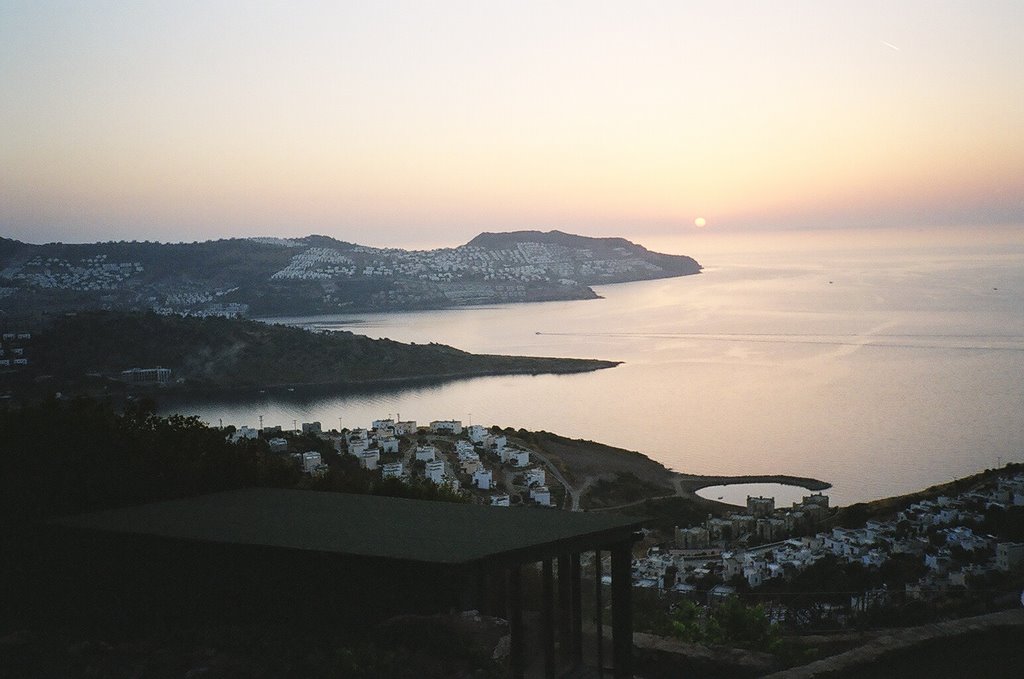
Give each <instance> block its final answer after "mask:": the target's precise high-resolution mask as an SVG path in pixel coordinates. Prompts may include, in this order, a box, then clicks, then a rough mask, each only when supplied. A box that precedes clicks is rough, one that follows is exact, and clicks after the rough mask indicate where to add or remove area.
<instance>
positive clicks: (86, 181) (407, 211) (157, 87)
mask: <svg viewBox="0 0 1024 679" xmlns="http://www.w3.org/2000/svg"><path fill="white" fill-rule="evenodd" d="M1022 28H1024V2H1020V0H1010V1H998V0H985V1H984V2H966V1H964V2H950V1H946V0H927V1H913V0H887V1H884V2H873V1H858V2H830V1H828V0H815V1H812V2H802V1H799V2H798V1H788V0H780V1H778V2H727V1H716V2H700V1H693V2H686V1H684V0H676V1H664V2H661V1H644V0H632V1H630V2H600V1H598V0H585V1H580V2H577V1H572V0H565V1H561V2H539V1H527V0H517V1H515V2H489V1H487V0H470V1H465V2H463V1H457V2H456V1H440V0H439V1H438V2H425V1H419V0H409V1H397V0H396V1H380V2H339V1H331V2H282V3H272V2H228V1H224V0H206V1H203V2H190V1H184V0H178V1H175V2H169V1H168V2H150V1H139V2H123V1H116V2H104V1H92V2H54V1H51V0H33V1H19V0H0V235H2V236H7V237H12V238H18V239H20V240H26V241H29V242H45V241H52V240H63V241H66V242H86V241H95V240H120V239H127V240H162V241H192V240H206V239H211V238H222V237H230V236H253V235H276V236H301V235H306V234H310V233H322V234H327V235H331V236H335V237H337V238H341V239H343V240H350V241H357V242H361V243H366V244H368V245H397V246H401V245H408V246H438V245H456V244H459V243H462V242H465V241H466V240H468V239H469V238H472V237H473V236H474V235H475V234H477V233H479V232H480V231H499V230H513V229H545V230H546V229H550V228H560V229H562V230H566V231H572V232H576V233H582V234H586V235H595V236H598V235H621V236H625V237H627V238H628V237H631V236H636V235H637V234H657V233H665V234H667V233H674V232H678V231H683V230H687V229H689V230H693V229H695V228H697V227H695V225H694V220H695V219H697V218H698V217H703V218H704V219H706V221H707V225H706V226H704V227H703V228H704V229H707V230H711V229H715V230H721V231H724V232H730V231H733V232H743V231H745V230H746V231H753V230H770V229H778V228H787V229H791V228H865V227H868V228H871V227H879V226H896V227H908V228H909V227H921V226H947V225H948V226H959V227H969V228H978V229H984V228H989V227H993V226H997V225H1020V224H1024V40H1022V39H1021V30H1022Z"/></svg>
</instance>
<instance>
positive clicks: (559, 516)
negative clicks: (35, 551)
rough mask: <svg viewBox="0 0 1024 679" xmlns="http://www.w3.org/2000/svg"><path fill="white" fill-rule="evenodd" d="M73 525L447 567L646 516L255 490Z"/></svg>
mask: <svg viewBox="0 0 1024 679" xmlns="http://www.w3.org/2000/svg"><path fill="white" fill-rule="evenodd" d="M56 523H57V524H58V525H61V526H67V527H71V528H79V529H87V530H97V531H104V532H114V533H125V534H133V535H145V536H157V537H163V538H172V539H181V540H191V541H198V542H207V543H220V544H237V545H254V546H263V547H274V548H282V549H295V550H308V551H316V552H326V553H333V554H338V555H346V556H357V557H369V558H378V559H394V560H400V561H411V562H421V563H433V564H445V565H469V564H474V563H480V562H485V561H496V562H518V563H524V562H526V561H530V560H541V559H546V558H551V557H552V556H553V555H556V554H567V553H570V552H581V551H587V550H593V549H602V548H605V547H606V546H607V545H610V544H613V543H616V542H621V541H623V540H628V539H629V536H630V534H631V533H632V532H633V531H635V530H637V529H638V528H640V527H641V525H642V524H643V523H644V520H643V519H640V518H637V517H629V516H622V515H615V514H606V513H601V514H587V513H578V512H565V511H559V510H554V509H547V510H546V509H539V508H537V509H532V508H504V507H482V506H479V505H464V504H455V503H448V502H427V501H423V500H408V499H403V498H392V497H377V496H373V495H351V494H346V493H329V492H316V491H305V490H284V489H271V488H250V489H245V490H235V491H227V492H221V493H214V494H210V495H201V496H198V497H191V498H185V499H181V500H170V501H166V502H157V503H153V504H147V505H141V506H137V507H127V508H122V509H114V510H108V511H102V512H94V513H90V514H82V515H78V516H73V517H68V518H64V519H60V520H58V521H56Z"/></svg>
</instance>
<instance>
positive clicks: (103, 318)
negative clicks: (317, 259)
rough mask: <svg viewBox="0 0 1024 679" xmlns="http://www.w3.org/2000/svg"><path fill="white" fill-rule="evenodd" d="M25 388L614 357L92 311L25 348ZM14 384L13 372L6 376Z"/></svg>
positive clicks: (258, 380)
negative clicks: (154, 376)
mask: <svg viewBox="0 0 1024 679" xmlns="http://www.w3.org/2000/svg"><path fill="white" fill-rule="evenodd" d="M25 352H26V353H25V355H26V356H28V357H29V358H30V364H29V366H28V367H26V368H24V369H23V370H22V371H20V373H17V374H18V375H20V379H21V380H22V381H25V382H28V381H31V380H34V379H36V378H38V377H40V376H42V375H50V376H53V378H54V379H57V380H65V381H66V380H75V379H78V378H80V377H82V376H84V375H86V374H90V373H92V374H97V373H98V374H100V375H103V376H108V377H115V378H116V377H119V376H120V373H121V371H122V370H128V369H131V368H153V367H158V366H159V367H164V368H170V369H171V371H172V378H173V379H174V380H175V381H177V380H178V379H182V380H185V381H186V383H187V384H188V385H192V386H207V387H214V388H252V387H266V386H273V385H296V386H297V385H320V384H323V385H328V384H329V385H351V384H372V383H386V382H397V381H402V380H410V379H447V378H459V377H472V376H478V375H498V374H501V375H508V374H533V373H570V372H582V371H588V370H597V369H600V368H608V367H612V366H614V365H616V363H614V362H609V361H594V360H583V359H559V358H532V357H519V356H490V355H482V354H471V353H468V352H465V351H460V350H459V349H455V348H452V347H449V346H446V345H442V344H428V345H416V344H403V343H401V342H394V341H392V340H388V339H380V340H375V339H370V338H368V337H364V336H361V335H355V334H353V333H350V332H332V333H323V334H321V333H313V332H310V331H307V330H302V329H300V328H294V327H287V326H281V325H268V324H265V323H259V322H256V321H248V320H240V319H228V318H220V317H208V318H188V317H181V316H162V315H158V314H154V313H143V314H131V313H120V312H88V313H81V314H75V315H69V316H65V317H60V318H58V319H56V320H54V321H52V322H51V323H50V324H49V325H48V326H47V327H45V329H43V330H42V331H41V332H37V333H35V334H33V336H32V338H31V340H30V341H29V342H28V343H27V344H26V348H25ZM8 379H10V376H8Z"/></svg>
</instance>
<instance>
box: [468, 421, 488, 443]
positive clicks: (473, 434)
mask: <svg viewBox="0 0 1024 679" xmlns="http://www.w3.org/2000/svg"><path fill="white" fill-rule="evenodd" d="M466 434H467V435H468V436H469V440H470V441H472V442H473V443H483V442H484V439H485V438H486V437H487V428H486V427H483V426H481V425H479V424H471V425H469V426H468V427H466Z"/></svg>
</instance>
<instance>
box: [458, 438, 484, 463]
mask: <svg viewBox="0 0 1024 679" xmlns="http://www.w3.org/2000/svg"><path fill="white" fill-rule="evenodd" d="M455 454H456V455H458V456H459V460H460V461H465V460H479V459H480V456H479V455H478V454H477V452H476V449H475V448H474V447H473V444H472V443H470V442H469V441H462V440H459V441H456V442H455Z"/></svg>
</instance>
